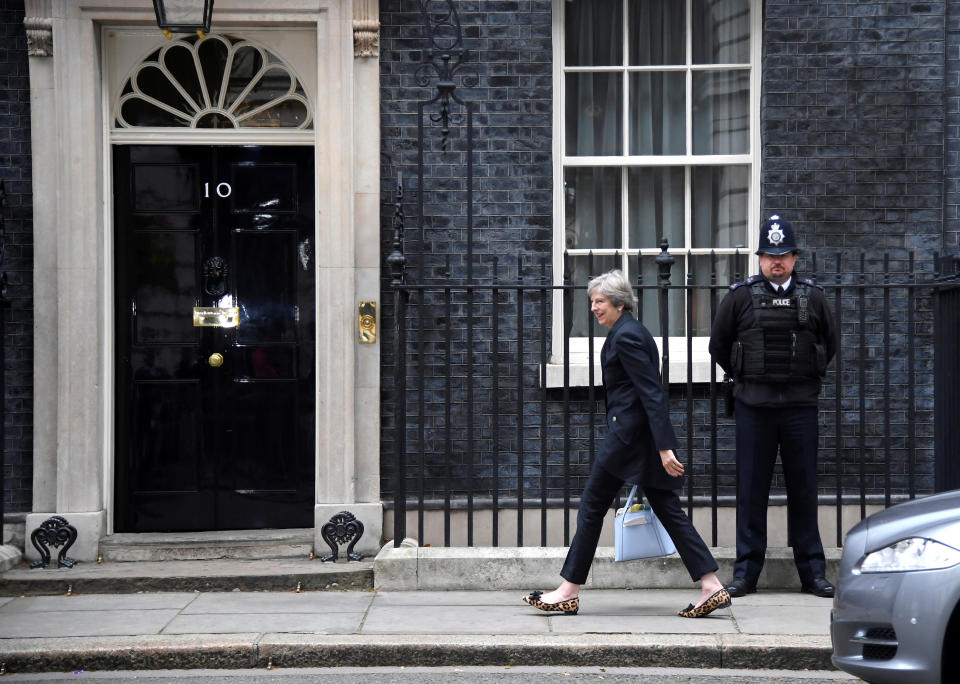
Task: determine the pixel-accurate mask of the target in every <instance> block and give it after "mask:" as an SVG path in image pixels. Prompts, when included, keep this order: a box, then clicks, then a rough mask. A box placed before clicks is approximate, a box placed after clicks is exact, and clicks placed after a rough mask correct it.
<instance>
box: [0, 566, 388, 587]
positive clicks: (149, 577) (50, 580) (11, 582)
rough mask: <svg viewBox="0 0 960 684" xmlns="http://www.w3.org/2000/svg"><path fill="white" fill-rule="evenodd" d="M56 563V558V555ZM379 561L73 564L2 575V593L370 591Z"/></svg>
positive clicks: (24, 569)
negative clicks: (375, 566) (66, 566)
mask: <svg viewBox="0 0 960 684" xmlns="http://www.w3.org/2000/svg"><path fill="white" fill-rule="evenodd" d="M53 562H54V563H56V557H54V561H53ZM372 589H373V560H372V559H370V560H363V561H351V562H349V563H344V562H337V563H324V562H322V561H319V560H309V559H307V558H305V557H304V558H296V559H292V558H279V559H269V560H247V559H241V560H235V559H221V560H165V561H138V562H131V563H121V562H104V563H78V564H77V565H76V566H74V567H72V568H54V567H53V566H52V565H51V567H50V568H36V569H30V567H29V566H28V565H27V564H26V563H22V564H20V565H19V566H18V567H16V568H13V569H12V570H8V571H7V572H5V573H3V574H0V596H17V595H53V594H128V593H139V592H154V591H370V590H372Z"/></svg>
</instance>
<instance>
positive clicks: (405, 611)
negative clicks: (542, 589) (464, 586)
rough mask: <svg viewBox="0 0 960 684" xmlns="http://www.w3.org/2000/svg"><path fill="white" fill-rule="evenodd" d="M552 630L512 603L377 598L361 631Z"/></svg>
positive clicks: (489, 632)
mask: <svg viewBox="0 0 960 684" xmlns="http://www.w3.org/2000/svg"><path fill="white" fill-rule="evenodd" d="M549 631H550V627H549V624H548V623H546V622H544V620H543V619H542V618H541V617H540V616H539V615H535V614H530V613H527V614H523V613H522V612H521V611H520V610H518V609H517V608H514V607H512V606H498V605H487V606H484V607H483V608H482V609H473V610H471V609H469V607H464V606H460V605H432V606H414V605H407V606H383V607H381V606H379V605H378V604H377V602H376V601H374V602H373V605H372V606H371V607H370V612H369V613H368V614H367V619H366V620H364V623H363V628H362V629H361V633H362V634H377V633H378V634H424V633H429V634H491V633H492V634H537V633H546V632H549Z"/></svg>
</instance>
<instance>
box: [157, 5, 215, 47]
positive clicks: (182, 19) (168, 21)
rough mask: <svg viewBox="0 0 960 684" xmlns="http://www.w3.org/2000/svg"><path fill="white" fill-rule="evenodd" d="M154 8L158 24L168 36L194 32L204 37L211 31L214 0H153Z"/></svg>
mask: <svg viewBox="0 0 960 684" xmlns="http://www.w3.org/2000/svg"><path fill="white" fill-rule="evenodd" d="M153 9H154V11H155V12H156V14H157V26H159V27H160V29H161V30H162V31H163V35H165V36H166V37H167V38H172V37H173V34H174V33H194V32H195V33H196V34H197V35H199V36H200V37H201V38H204V37H205V36H206V34H207V33H209V32H210V21H211V19H212V17H213V0H153Z"/></svg>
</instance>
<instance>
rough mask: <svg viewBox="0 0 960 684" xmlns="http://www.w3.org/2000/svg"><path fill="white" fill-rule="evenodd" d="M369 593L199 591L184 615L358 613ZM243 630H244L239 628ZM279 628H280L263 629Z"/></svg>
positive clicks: (364, 605) (185, 609) (367, 606)
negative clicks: (202, 592)
mask: <svg viewBox="0 0 960 684" xmlns="http://www.w3.org/2000/svg"><path fill="white" fill-rule="evenodd" d="M373 597H374V595H373V593H372V592H301V593H295V592H290V593H277V592H265V593H246V592H226V593H222V592H212V593H204V594H199V595H197V597H196V600H195V601H192V602H191V603H190V605H188V606H186V607H185V608H184V610H183V614H184V615H190V614H195V613H209V614H213V615H216V614H222V613H234V614H237V613H280V614H282V613H359V614H363V613H364V612H365V611H366V610H367V608H369V607H370V602H371V601H372V600H373ZM238 631H244V630H238ZM266 631H280V630H266Z"/></svg>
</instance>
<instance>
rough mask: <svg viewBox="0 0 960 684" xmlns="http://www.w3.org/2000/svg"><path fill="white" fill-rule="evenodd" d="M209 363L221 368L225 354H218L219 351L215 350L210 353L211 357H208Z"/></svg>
mask: <svg viewBox="0 0 960 684" xmlns="http://www.w3.org/2000/svg"><path fill="white" fill-rule="evenodd" d="M207 363H209V364H210V365H211V366H213V367H214V368H219V367H220V366H222V365H223V354H218V353H217V352H214V353H213V354H211V355H210V358H208V359H207Z"/></svg>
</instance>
